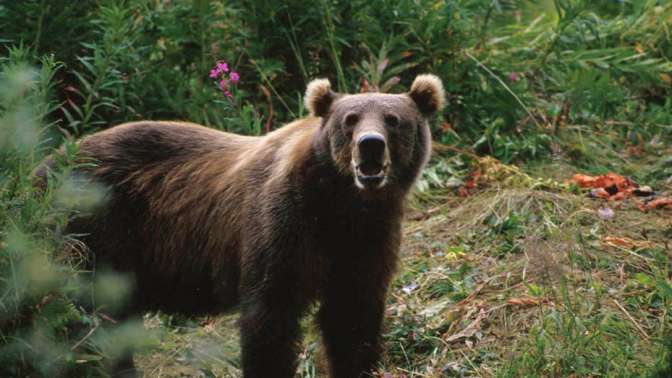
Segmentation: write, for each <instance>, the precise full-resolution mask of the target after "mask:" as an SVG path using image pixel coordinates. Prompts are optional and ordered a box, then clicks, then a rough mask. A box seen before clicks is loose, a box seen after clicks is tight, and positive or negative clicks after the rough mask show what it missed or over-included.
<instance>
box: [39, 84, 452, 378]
mask: <svg viewBox="0 0 672 378" xmlns="http://www.w3.org/2000/svg"><path fill="white" fill-rule="evenodd" d="M305 100H306V106H307V108H308V109H309V110H310V111H311V116H310V117H308V118H304V119H301V120H298V121H295V122H292V123H290V124H288V125H286V126H284V127H282V128H280V129H278V130H276V131H274V132H271V133H269V134H267V135H265V136H262V137H247V136H239V135H233V134H229V133H224V132H220V131H216V130H212V129H208V128H205V127H202V126H199V125H195V124H190V123H184V122H154V121H143V122H133V123H127V124H123V125H120V126H117V127H113V128H111V129H108V130H105V131H102V132H99V133H96V134H93V135H91V136H89V137H86V138H84V139H83V140H82V141H81V143H80V151H79V154H80V156H82V157H83V158H93V159H95V161H96V165H95V167H93V168H88V169H86V170H83V171H82V173H84V174H85V175H87V177H89V178H91V179H93V180H95V181H97V182H100V183H102V184H104V185H106V186H108V187H109V188H110V196H109V201H108V202H107V204H106V206H105V207H104V209H103V210H101V211H99V212H97V213H96V214H95V215H92V216H89V217H85V218H79V219H76V220H74V221H73V222H72V224H71V225H70V229H69V230H70V232H73V233H77V234H81V235H84V236H83V237H82V238H83V241H84V242H85V243H86V244H87V246H88V247H89V248H90V250H91V251H92V253H93V254H95V262H96V265H97V266H105V267H111V268H113V269H115V270H117V271H122V272H126V273H129V274H130V275H131V276H132V277H133V278H134V287H135V290H134V295H133V298H132V301H131V304H130V306H129V308H128V309H127V313H130V314H133V313H136V314H137V313H139V312H142V311H145V310H148V309H161V310H164V311H169V312H181V313H186V314H200V313H208V312H221V311H224V310H226V309H228V308H231V307H233V306H235V305H237V304H239V305H240V310H241V319H240V327H241V339H242V365H243V366H242V367H243V372H244V376H245V377H248V378H249V377H293V376H294V374H295V368H296V357H297V347H298V345H299V344H298V342H299V340H300V338H299V319H300V317H301V315H302V314H303V313H304V312H305V310H306V309H307V307H308V306H309V305H310V304H312V303H319V305H320V309H319V313H318V323H319V326H320V329H321V331H322V335H323V340H324V345H325V348H326V355H327V357H328V360H329V370H330V375H331V376H332V377H344V378H346V377H347V378H352V377H358V376H361V375H363V374H366V373H368V372H370V371H371V369H373V368H375V366H376V364H377V362H378V360H379V354H380V352H381V339H380V333H381V323H382V318H383V313H384V308H385V296H386V291H387V288H388V285H389V282H390V279H391V277H392V274H393V272H394V271H395V266H396V262H397V253H398V250H399V245H400V241H401V221H402V211H403V204H404V199H405V196H406V194H407V192H408V191H409V189H410V188H411V186H412V185H413V183H414V181H415V179H416V178H417V176H418V174H419V172H420V170H421V169H422V167H423V165H424V164H425V163H426V161H427V159H428V155H429V145H430V132H429V128H428V126H427V117H429V116H430V115H431V114H432V113H434V112H436V111H437V110H438V109H440V108H441V107H442V106H443V103H444V94H443V87H442V85H441V82H440V81H439V79H438V78H436V77H434V76H431V75H422V76H419V77H418V78H416V80H415V81H414V83H413V86H412V87H411V91H410V92H409V93H406V94H398V95H393V94H373V93H371V94H358V95H341V94H337V93H335V92H333V91H332V90H331V88H330V86H329V82H328V81H326V80H315V81H313V82H312V83H310V84H309V86H308V89H307V92H306V98H305ZM45 172H46V170H45V169H44V168H43V169H40V170H39V171H38V175H44V174H45Z"/></svg>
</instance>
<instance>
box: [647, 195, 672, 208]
mask: <svg viewBox="0 0 672 378" xmlns="http://www.w3.org/2000/svg"><path fill="white" fill-rule="evenodd" d="M664 207H669V208H672V198H669V197H663V198H658V199H655V200H653V201H649V202H647V203H645V204H643V205H640V206H639V208H640V210H642V211H649V210H653V209H660V208H664Z"/></svg>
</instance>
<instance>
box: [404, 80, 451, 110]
mask: <svg viewBox="0 0 672 378" xmlns="http://www.w3.org/2000/svg"><path fill="white" fill-rule="evenodd" d="M408 95H409V96H410V97H411V98H412V99H413V101H415V104H416V105H417V106H418V109H420V112H421V113H422V114H423V115H424V116H430V115H432V114H433V113H434V112H436V111H437V110H441V109H442V108H443V105H445V103H446V94H445V92H444V90H443V83H441V79H439V78H438V77H436V76H434V75H418V76H417V77H416V78H415V80H413V84H412V85H411V91H410V92H408Z"/></svg>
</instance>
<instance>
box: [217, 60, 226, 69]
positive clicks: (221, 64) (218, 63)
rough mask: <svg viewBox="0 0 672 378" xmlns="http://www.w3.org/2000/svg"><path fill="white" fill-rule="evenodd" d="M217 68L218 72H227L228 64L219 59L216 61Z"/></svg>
mask: <svg viewBox="0 0 672 378" xmlns="http://www.w3.org/2000/svg"><path fill="white" fill-rule="evenodd" d="M217 69H218V70H219V71H220V72H229V65H228V64H227V63H226V62H224V61H221V60H220V61H219V62H217Z"/></svg>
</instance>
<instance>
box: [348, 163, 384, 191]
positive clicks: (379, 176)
mask: <svg viewBox="0 0 672 378" xmlns="http://www.w3.org/2000/svg"><path fill="white" fill-rule="evenodd" d="M353 165H355V164H353ZM386 183H387V166H384V165H381V164H377V163H367V162H364V163H361V164H357V165H355V185H357V187H358V188H360V189H380V188H382V187H383V186H385V184H386Z"/></svg>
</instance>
